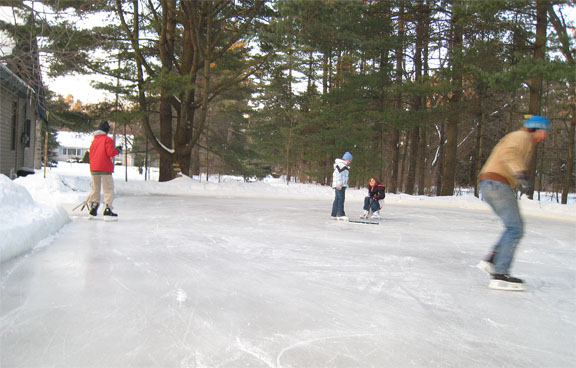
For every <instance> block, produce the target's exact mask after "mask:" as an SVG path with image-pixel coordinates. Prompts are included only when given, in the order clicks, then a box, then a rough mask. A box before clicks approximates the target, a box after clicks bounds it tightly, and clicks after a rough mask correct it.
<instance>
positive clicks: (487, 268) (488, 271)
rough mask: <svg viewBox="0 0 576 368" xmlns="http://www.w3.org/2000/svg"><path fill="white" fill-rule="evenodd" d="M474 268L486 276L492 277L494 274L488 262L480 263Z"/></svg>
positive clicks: (492, 267)
mask: <svg viewBox="0 0 576 368" xmlns="http://www.w3.org/2000/svg"><path fill="white" fill-rule="evenodd" d="M476 267H477V268H478V269H479V270H480V271H482V272H484V273H486V274H488V275H492V274H493V273H494V266H493V265H492V264H491V263H490V262H486V261H480V262H479V263H478V264H477V265H476Z"/></svg>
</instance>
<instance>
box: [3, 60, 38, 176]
mask: <svg viewBox="0 0 576 368" xmlns="http://www.w3.org/2000/svg"><path fill="white" fill-rule="evenodd" d="M38 101H39V98H38V96H37V94H36V91H34V89H33V88H32V87H30V86H29V85H28V84H27V83H26V82H24V81H23V80H22V79H21V78H19V77H18V76H17V75H16V74H14V73H13V72H12V71H11V70H10V69H8V67H6V66H5V65H3V64H0V174H4V175H6V176H8V177H9V178H15V177H17V176H25V175H28V174H32V173H34V169H40V159H41V157H42V152H41V142H40V138H41V137H40V136H41V127H42V120H46V113H45V110H44V108H43V107H41V106H40V104H39V103H38Z"/></svg>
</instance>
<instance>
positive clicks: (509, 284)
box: [489, 273, 525, 291]
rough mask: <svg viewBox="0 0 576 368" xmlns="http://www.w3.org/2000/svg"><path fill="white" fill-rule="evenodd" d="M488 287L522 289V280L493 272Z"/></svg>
mask: <svg viewBox="0 0 576 368" xmlns="http://www.w3.org/2000/svg"><path fill="white" fill-rule="evenodd" d="M489 287H490V289H496V290H509V291H524V290H525V289H524V281H522V280H521V279H519V278H516V277H512V276H510V275H507V274H501V273H495V274H493V275H492V280H491V281H490V285H489Z"/></svg>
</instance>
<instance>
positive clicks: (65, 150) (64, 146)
mask: <svg viewBox="0 0 576 368" xmlns="http://www.w3.org/2000/svg"><path fill="white" fill-rule="evenodd" d="M93 139H94V135H93V133H77V132H66V131H59V132H56V141H57V142H58V144H59V147H58V151H57V152H55V159H56V161H66V162H80V161H82V159H83V158H84V155H85V154H86V152H89V151H90V145H91V144H92V140H93ZM133 140H134V137H133V136H131V135H129V136H128V137H127V142H126V143H124V136H122V135H117V136H116V143H117V145H122V146H125V147H127V150H128V155H125V152H122V153H121V154H120V155H118V156H116V157H115V158H114V163H115V164H116V165H125V164H126V163H125V162H124V160H125V159H126V158H127V159H128V166H131V165H133V163H134V154H132V153H131V152H130V151H131V150H132V143H131V142H132V141H133ZM126 156H127V157H126Z"/></svg>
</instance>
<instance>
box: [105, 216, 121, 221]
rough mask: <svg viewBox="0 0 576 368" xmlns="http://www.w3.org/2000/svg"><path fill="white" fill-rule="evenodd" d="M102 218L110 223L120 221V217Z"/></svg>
mask: <svg viewBox="0 0 576 368" xmlns="http://www.w3.org/2000/svg"><path fill="white" fill-rule="evenodd" d="M102 218H104V221H108V222H112V221H118V217H116V216H102Z"/></svg>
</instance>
